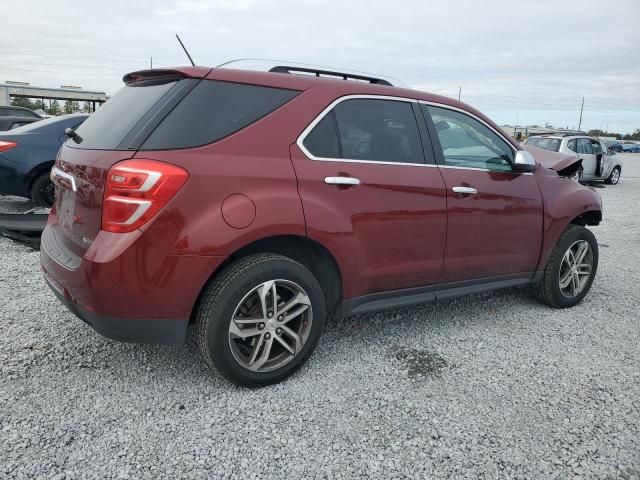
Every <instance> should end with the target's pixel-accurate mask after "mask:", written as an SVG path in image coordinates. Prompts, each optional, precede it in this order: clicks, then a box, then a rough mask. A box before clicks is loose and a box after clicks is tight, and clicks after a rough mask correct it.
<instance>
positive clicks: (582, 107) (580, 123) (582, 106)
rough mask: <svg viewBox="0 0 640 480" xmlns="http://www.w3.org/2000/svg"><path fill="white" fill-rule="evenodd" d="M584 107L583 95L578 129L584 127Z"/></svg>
mask: <svg viewBox="0 0 640 480" xmlns="http://www.w3.org/2000/svg"><path fill="white" fill-rule="evenodd" d="M583 109H584V97H582V105H581V106H580V121H579V122H578V130H580V127H582V110H583Z"/></svg>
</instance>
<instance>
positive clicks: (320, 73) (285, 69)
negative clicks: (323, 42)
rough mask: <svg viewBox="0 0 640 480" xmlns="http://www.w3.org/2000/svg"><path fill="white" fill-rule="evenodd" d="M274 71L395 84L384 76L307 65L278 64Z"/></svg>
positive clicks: (377, 83)
mask: <svg viewBox="0 0 640 480" xmlns="http://www.w3.org/2000/svg"><path fill="white" fill-rule="evenodd" d="M269 71H270V72H274V73H290V74H296V73H310V74H313V75H315V76H316V77H325V78H326V77H334V78H341V79H343V80H360V81H363V82H369V83H373V84H376V85H387V86H389V87H393V84H392V83H391V82H389V81H388V80H384V79H383V78H376V77H369V76H367V75H360V74H356V73H346V72H334V71H332V70H320V69H318V68H307V67H294V66H289V65H277V66H275V67H273V68H271V69H270V70H269Z"/></svg>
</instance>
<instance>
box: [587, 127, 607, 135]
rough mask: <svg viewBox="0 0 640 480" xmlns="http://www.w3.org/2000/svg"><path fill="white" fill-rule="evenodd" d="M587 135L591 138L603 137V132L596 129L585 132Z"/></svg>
mask: <svg viewBox="0 0 640 480" xmlns="http://www.w3.org/2000/svg"><path fill="white" fill-rule="evenodd" d="M587 135H589V136H591V137H605V136H606V135H605V132H603V131H602V130H600V129H598V128H596V129H594V130H589V131H588V132H587Z"/></svg>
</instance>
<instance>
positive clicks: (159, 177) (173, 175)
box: [102, 159, 189, 233]
mask: <svg viewBox="0 0 640 480" xmlns="http://www.w3.org/2000/svg"><path fill="white" fill-rule="evenodd" d="M188 178H189V173H187V171H186V170H185V169H183V168H180V167H177V166H175V165H171V164H169V163H164V162H159V161H157V160H147V159H139V160H138V159H131V160H123V161H122V162H118V163H116V164H115V165H113V166H112V167H111V168H110V169H109V173H107V180H106V184H105V189H104V201H103V204H102V230H105V231H107V232H116V233H125V232H132V231H133V230H135V229H137V228H140V227H141V226H142V225H144V224H145V223H147V222H148V221H149V220H150V219H151V218H152V217H153V216H154V215H155V214H156V213H158V211H160V209H161V208H162V207H164V206H165V205H166V204H167V202H168V201H169V200H171V198H173V196H174V195H175V194H176V193H178V191H179V190H180V189H181V188H182V186H183V185H184V184H185V182H186V181H187V179H188Z"/></svg>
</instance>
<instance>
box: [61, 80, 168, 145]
mask: <svg viewBox="0 0 640 480" xmlns="http://www.w3.org/2000/svg"><path fill="white" fill-rule="evenodd" d="M176 83H177V82H167V83H162V84H160V85H157V84H156V85H145V86H143V85H140V86H136V85H127V86H126V87H124V88H122V89H121V90H119V91H118V92H117V93H116V94H115V95H114V96H113V97H111V98H110V99H109V100H108V101H107V102H106V103H105V104H104V105H103V106H102V107H100V108H99V109H98V110H97V111H96V112H95V113H94V114H93V115H91V116H90V117H89V118H88V119H87V121H86V122H84V123H83V124H82V125H80V127H78V129H77V130H76V131H77V133H78V135H80V137H81V138H82V143H81V144H77V143H76V142H73V141H67V145H68V146H69V147H73V148H83V149H90V150H117V149H118V146H119V145H120V143H121V142H122V141H123V140H124V138H125V137H126V136H127V134H128V133H129V132H130V131H131V130H132V129H133V127H134V126H135V125H136V124H137V123H138V121H140V119H141V118H142V117H143V116H144V115H145V114H146V113H147V112H148V111H149V110H150V109H151V107H153V106H154V105H155V104H156V102H157V101H158V100H159V99H160V98H162V96H164V95H165V94H166V93H167V92H168V91H169V90H170V89H171V88H172V87H173V86H174V85H175V84H176Z"/></svg>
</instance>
